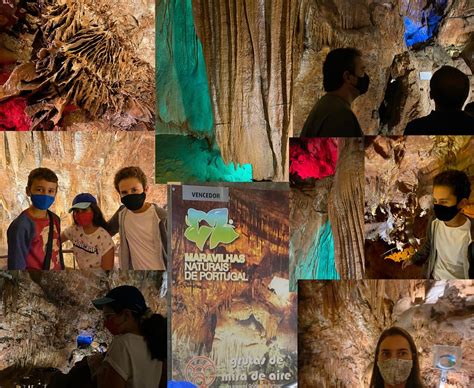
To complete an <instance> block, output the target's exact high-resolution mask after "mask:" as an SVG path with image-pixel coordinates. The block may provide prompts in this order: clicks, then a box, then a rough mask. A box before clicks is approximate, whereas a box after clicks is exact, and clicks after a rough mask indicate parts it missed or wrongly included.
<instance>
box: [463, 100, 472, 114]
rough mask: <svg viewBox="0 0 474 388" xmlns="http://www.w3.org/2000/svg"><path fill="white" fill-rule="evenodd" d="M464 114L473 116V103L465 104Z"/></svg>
mask: <svg viewBox="0 0 474 388" xmlns="http://www.w3.org/2000/svg"><path fill="white" fill-rule="evenodd" d="M464 112H467V113H470V114H473V113H474V101H472V102H470V103H469V104H466V106H465V107H464Z"/></svg>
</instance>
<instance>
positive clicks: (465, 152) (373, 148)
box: [364, 136, 474, 278]
mask: <svg viewBox="0 0 474 388" xmlns="http://www.w3.org/2000/svg"><path fill="white" fill-rule="evenodd" d="M365 142H366V148H365V210H364V212H365V221H364V222H365V239H366V267H367V277H370V278H387V277H388V278H393V277H397V278H398V277H401V278H413V277H420V276H421V273H420V271H419V268H418V271H415V270H416V268H415V267H413V268H410V269H409V270H405V271H402V270H401V268H400V264H399V263H395V262H393V261H391V260H387V259H385V260H384V259H383V257H384V256H387V255H388V254H389V253H394V252H400V251H402V250H404V249H407V248H408V247H415V248H416V247H418V246H419V245H420V244H421V243H422V242H423V241H424V240H423V239H424V238H425V234H426V225H427V221H428V219H429V217H430V216H431V207H432V199H431V193H432V187H433V178H434V177H435V176H436V175H437V174H438V173H440V172H442V171H444V170H447V169H459V170H462V171H464V172H466V174H467V175H468V176H469V177H470V179H471V183H472V182H473V181H474V178H473V177H474V156H473V154H472V149H473V147H474V138H472V137H470V136H436V137H435V136H432V137H415V136H409V137H406V138H402V137H391V138H386V137H375V138H373V137H369V138H366V139H365ZM473 200H474V194H471V198H470V202H471V205H470V206H469V207H466V208H465V212H466V214H469V215H470V216H471V217H472V216H473V215H472V214H471V213H472V202H473ZM412 271H415V272H412Z"/></svg>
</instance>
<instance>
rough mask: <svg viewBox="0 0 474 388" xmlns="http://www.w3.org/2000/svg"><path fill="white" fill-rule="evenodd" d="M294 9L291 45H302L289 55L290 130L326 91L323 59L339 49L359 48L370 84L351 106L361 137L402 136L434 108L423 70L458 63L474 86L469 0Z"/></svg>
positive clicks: (347, 0) (473, 18)
mask: <svg viewBox="0 0 474 388" xmlns="http://www.w3.org/2000/svg"><path fill="white" fill-rule="evenodd" d="M299 9H300V12H299V29H298V38H299V39H297V42H298V43H297V44H296V46H300V47H301V50H300V54H299V55H297V56H296V57H295V59H294V60H295V64H294V69H295V72H294V77H293V81H294V85H293V95H294V96H298V98H297V99H296V98H295V99H293V101H294V106H293V111H294V121H293V124H294V134H295V135H298V134H299V133H300V131H301V129H302V127H303V124H304V121H305V119H306V117H307V116H308V114H309V112H310V110H311V107H312V106H313V104H314V103H315V102H316V101H317V99H318V98H320V97H321V96H322V95H323V94H324V91H323V88H322V63H323V62H324V59H325V58H326V55H327V53H328V52H329V51H330V50H331V49H334V48H337V47H356V48H358V49H360V50H361V51H362V53H363V58H364V61H365V63H366V66H367V73H368V75H369V76H370V80H371V81H370V86H369V91H368V92H367V94H365V95H364V96H362V97H360V98H358V99H356V100H355V102H354V104H353V109H354V111H355V113H356V115H357V117H358V119H359V122H360V124H361V127H362V129H363V130H364V132H365V134H366V135H369V134H377V133H380V132H383V133H385V134H401V133H402V132H403V130H404V128H405V126H406V124H407V122H408V121H410V120H412V119H414V118H417V117H421V116H425V115H426V114H428V113H429V112H430V110H431V109H434V105H433V102H432V101H430V100H429V81H426V80H422V79H421V78H420V72H421V71H423V72H434V71H435V70H436V69H438V68H439V67H441V66H442V65H451V66H455V67H457V68H459V69H460V70H461V71H463V72H464V73H466V74H467V75H469V76H471V85H472V86H473V87H474V80H473V79H472V73H473V72H474V67H473V63H472V59H471V58H470V56H471V55H470V54H469V53H472V50H473V47H472V42H473V39H474V35H473V34H474V14H473V11H474V8H473V4H472V2H471V1H468V0H450V1H426V0H423V1H401V0H399V1H373V0H357V1H352V0H334V1H319V2H312V1H304V0H303V1H301V6H300V8H299ZM388 26H390V27H388ZM416 34H418V35H417V36H415V37H416V38H417V41H416V40H414V37H413V35H416ZM420 35H421V37H420ZM404 40H405V41H404ZM415 41H416V43H414V44H413V42H415ZM471 99H472V96H471Z"/></svg>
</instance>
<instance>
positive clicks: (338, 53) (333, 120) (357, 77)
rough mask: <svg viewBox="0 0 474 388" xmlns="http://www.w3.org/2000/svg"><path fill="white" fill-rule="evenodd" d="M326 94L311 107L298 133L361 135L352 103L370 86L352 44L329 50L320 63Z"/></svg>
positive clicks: (329, 135)
mask: <svg viewBox="0 0 474 388" xmlns="http://www.w3.org/2000/svg"><path fill="white" fill-rule="evenodd" d="M323 86H324V90H325V91H326V94H325V95H324V96H323V97H321V99H320V100H319V101H318V102H317V103H316V105H315V106H314V107H313V109H312V110H311V113H310V114H309V116H308V118H307V119H306V122H305V124H304V126H303V130H302V132H301V137H360V136H363V132H362V130H361V128H360V125H359V122H358V120H357V117H356V116H355V114H354V112H352V109H351V104H352V102H353V101H354V100H355V99H356V98H357V97H359V96H360V95H362V94H364V93H366V92H367V90H368V88H369V76H368V75H367V74H366V73H365V65H364V62H363V60H362V54H361V52H360V51H359V50H357V49H354V48H339V49H335V50H333V51H331V52H330V53H329V54H328V55H327V57H326V60H325V61H324V64H323Z"/></svg>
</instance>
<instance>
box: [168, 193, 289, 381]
mask: <svg viewBox="0 0 474 388" xmlns="http://www.w3.org/2000/svg"><path fill="white" fill-rule="evenodd" d="M261 186H262V185H260V187H261ZM255 187H258V186H252V185H249V184H239V185H227V186H225V184H223V185H222V186H217V185H216V186H189V185H169V190H170V191H169V200H170V206H171V227H170V228H171V233H172V235H171V248H172V254H171V259H170V260H171V263H170V267H171V284H172V286H171V311H172V315H171V354H172V359H171V363H172V364H171V372H172V378H173V380H177V381H189V382H192V383H193V384H195V385H197V386H198V387H199V388H203V387H240V386H242V387H244V386H245V387H281V386H285V385H287V384H290V383H293V382H295V381H296V380H297V360H296V347H297V341H296V332H297V320H296V317H297V313H296V304H297V301H296V299H297V298H296V294H294V293H290V292H289V272H288V264H289V257H288V252H289V222H288V218H289V217H288V213H289V198H288V195H289V191H288V185H287V184H281V185H280V184H272V185H271V186H268V187H270V189H257V188H255ZM266 187H267V186H266Z"/></svg>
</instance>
